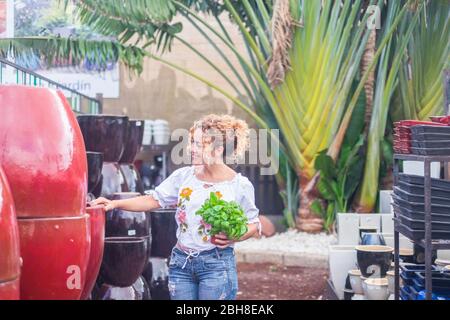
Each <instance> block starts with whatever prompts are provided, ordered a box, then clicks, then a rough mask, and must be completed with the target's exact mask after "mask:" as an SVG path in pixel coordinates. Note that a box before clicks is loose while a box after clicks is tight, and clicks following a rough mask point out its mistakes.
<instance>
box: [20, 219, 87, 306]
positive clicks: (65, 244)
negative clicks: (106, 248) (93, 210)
mask: <svg viewBox="0 0 450 320" xmlns="http://www.w3.org/2000/svg"><path fill="white" fill-rule="evenodd" d="M19 233H20V249H21V254H22V259H23V267H22V274H21V292H20V295H21V299H26V300H77V299H80V297H81V293H82V290H83V288H84V284H85V282H86V269H87V266H88V261H89V254H90V246H91V243H90V242H91V232H90V223H89V215H87V214H86V215H84V216H81V217H71V218H67V217H65V218H47V219H20V220H19Z"/></svg>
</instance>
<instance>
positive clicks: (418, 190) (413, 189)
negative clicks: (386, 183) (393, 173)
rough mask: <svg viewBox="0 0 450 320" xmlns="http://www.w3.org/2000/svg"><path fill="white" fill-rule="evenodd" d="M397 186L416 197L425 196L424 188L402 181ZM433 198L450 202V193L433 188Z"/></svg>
mask: <svg viewBox="0 0 450 320" xmlns="http://www.w3.org/2000/svg"><path fill="white" fill-rule="evenodd" d="M397 186H398V187H399V189H400V190H403V191H405V192H408V193H409V194H412V195H415V196H421V197H423V195H424V194H425V188H424V187H423V186H418V185H414V184H409V183H406V182H402V181H400V182H399V183H398V185H397ZM431 196H432V197H434V198H443V199H449V200H450V192H449V191H448V190H444V189H438V188H432V189H431Z"/></svg>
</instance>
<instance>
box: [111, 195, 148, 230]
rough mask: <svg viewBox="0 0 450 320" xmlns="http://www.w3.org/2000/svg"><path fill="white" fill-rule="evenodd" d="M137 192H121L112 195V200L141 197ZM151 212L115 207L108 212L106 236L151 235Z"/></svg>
mask: <svg viewBox="0 0 450 320" xmlns="http://www.w3.org/2000/svg"><path fill="white" fill-rule="evenodd" d="M139 196H141V194H139V193H135V192H119V193H114V194H113V195H112V196H111V199H112V200H123V199H130V198H134V197H139ZM151 223H152V222H151V213H150V212H130V211H126V210H122V209H114V210H111V211H108V212H106V227H105V235H106V237H149V236H151V229H152V228H151V226H152V224H151Z"/></svg>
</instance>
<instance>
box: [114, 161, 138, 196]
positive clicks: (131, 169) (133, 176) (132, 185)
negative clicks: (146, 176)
mask: <svg viewBox="0 0 450 320" xmlns="http://www.w3.org/2000/svg"><path fill="white" fill-rule="evenodd" d="M120 170H121V171H122V173H123V176H124V178H125V182H126V185H127V188H128V190H129V192H138V193H140V194H142V195H143V194H144V185H143V184H142V180H141V175H140V174H139V172H138V170H137V169H136V167H135V166H134V165H132V164H127V163H125V164H121V165H120Z"/></svg>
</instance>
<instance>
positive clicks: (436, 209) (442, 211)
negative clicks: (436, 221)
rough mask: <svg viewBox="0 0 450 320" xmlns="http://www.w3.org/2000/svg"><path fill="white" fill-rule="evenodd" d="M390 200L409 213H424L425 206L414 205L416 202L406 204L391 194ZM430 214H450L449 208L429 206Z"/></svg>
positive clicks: (420, 204)
mask: <svg viewBox="0 0 450 320" xmlns="http://www.w3.org/2000/svg"><path fill="white" fill-rule="evenodd" d="M392 199H393V200H394V203H395V204H397V205H398V206H400V207H401V208H402V209H407V210H409V211H415V212H419V213H420V212H422V213H424V212H425V205H424V204H423V203H416V202H408V201H405V200H403V199H401V198H399V197H398V196H397V195H395V194H393V195H392ZM431 213H432V214H433V213H437V214H444V215H448V214H450V206H442V205H432V206H431Z"/></svg>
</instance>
